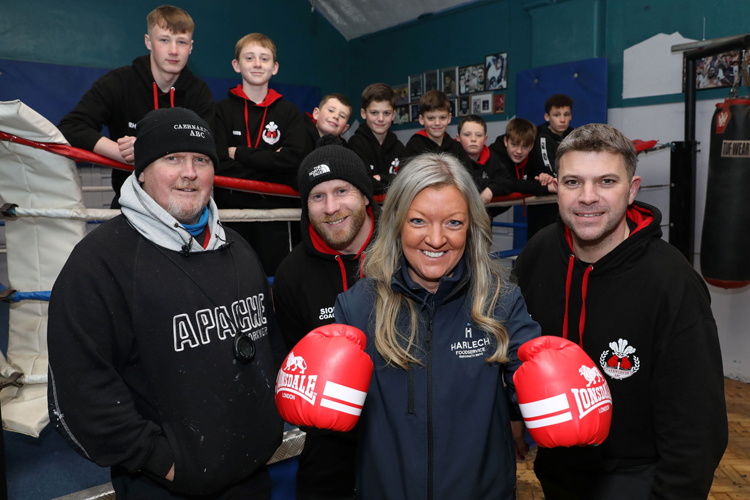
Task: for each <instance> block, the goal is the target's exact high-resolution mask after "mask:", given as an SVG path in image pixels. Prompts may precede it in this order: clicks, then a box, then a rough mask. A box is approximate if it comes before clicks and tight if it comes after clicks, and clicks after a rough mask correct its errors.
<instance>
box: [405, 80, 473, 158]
mask: <svg viewBox="0 0 750 500" xmlns="http://www.w3.org/2000/svg"><path fill="white" fill-rule="evenodd" d="M450 122H451V104H450V101H448V98H447V97H446V96H445V94H444V93H443V92H440V91H439V90H430V91H429V92H426V93H425V95H423V96H422V98H421V99H420V100H419V124H420V125H422V126H423V127H424V130H420V131H419V132H417V133H416V134H414V135H413V136H411V139H409V142H407V143H406V153H407V154H408V155H409V156H417V155H421V154H422V153H426V152H433V153H451V154H452V155H453V156H455V157H456V158H458V159H459V160H460V161H461V163H463V165H464V167H466V169H467V170H469V171H470V172H472V171H473V169H472V165H471V159H470V158H469V157H468V155H467V154H466V152H465V151H464V148H463V147H462V146H461V143H459V142H457V141H454V140H453V139H451V138H450V137H449V136H448V134H446V133H445V129H447V128H448V125H449V124H450Z"/></svg>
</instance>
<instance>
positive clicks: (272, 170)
mask: <svg viewBox="0 0 750 500" xmlns="http://www.w3.org/2000/svg"><path fill="white" fill-rule="evenodd" d="M228 96H229V97H227V98H226V99H222V100H221V101H219V102H218V103H217V104H216V133H215V134H214V136H215V137H216V149H217V153H218V154H219V162H220V164H219V167H218V168H217V169H216V175H222V176H226V177H234V178H237V179H250V180H255V181H264V182H272V183H276V184H285V185H287V186H291V187H292V188H294V189H296V188H297V170H298V169H299V164H300V163H301V162H302V159H303V158H304V157H305V156H306V155H307V154H308V153H309V152H310V151H312V149H313V147H314V144H310V139H309V138H308V135H307V134H306V133H305V128H304V123H303V121H302V113H300V112H299V110H298V109H297V107H296V106H295V105H294V104H292V103H291V102H289V101H286V100H284V99H282V97H281V94H279V93H278V92H276V91H275V90H273V89H268V94H266V98H265V99H264V100H263V102H260V103H254V102H253V101H251V100H250V99H249V98H248V97H247V96H246V95H245V92H244V91H243V90H242V85H241V84H240V85H237V87H234V88H232V89H230V90H229V92H228ZM230 147H236V148H237V150H236V151H235V155H234V159H232V158H230V157H229V153H228V149H229V148H230ZM279 148H281V151H278V150H279ZM215 199H216V204H217V205H218V206H219V208H284V207H298V206H299V204H298V200H294V199H291V198H285V197H280V196H271V195H269V196H266V195H260V194H252V193H245V192H242V191H234V190H231V189H225V188H216V190H215Z"/></svg>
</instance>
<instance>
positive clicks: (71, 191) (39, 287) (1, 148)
mask: <svg viewBox="0 0 750 500" xmlns="http://www.w3.org/2000/svg"><path fill="white" fill-rule="evenodd" d="M0 130H2V131H3V132H6V133H9V134H13V135H17V136H19V137H23V138H26V139H30V140H34V141H40V142H56V143H63V144H67V143H66V141H65V138H64V137H63V136H62V134H61V133H60V131H58V130H57V128H55V126H54V125H52V124H51V123H50V122H49V121H47V120H46V119H45V118H44V117H42V116H41V115H39V114H38V113H36V112H35V111H34V110H32V109H31V108H29V107H27V106H26V105H25V104H23V103H22V102H21V101H18V100H16V101H10V102H0ZM0 176H2V183H0V203H14V204H17V205H19V206H23V207H30V208H31V207H34V208H52V207H57V208H84V205H83V193H82V191H81V186H80V180H79V178H78V170H77V169H76V165H75V163H74V162H73V161H72V160H68V159H66V158H63V157H62V156H58V155H55V154H52V153H48V152H46V151H41V150H37V149H34V148H30V147H28V146H22V145H20V144H16V143H13V142H9V141H0ZM85 232H86V223H85V222H82V221H76V220H61V219H47V218H23V219H18V220H7V221H6V224H5V234H6V239H7V252H8V253H7V256H8V278H9V280H10V283H9V286H10V287H11V288H14V289H16V290H21V291H46V290H51V289H52V285H53V283H54V282H55V279H56V278H57V275H58V274H59V272H60V269H62V266H63V264H65V261H66V260H67V258H68V255H69V254H70V252H71V250H72V249H73V247H74V246H75V245H76V244H77V243H78V241H80V240H81V238H83V236H84V234H85ZM47 306H48V304H47V303H46V302H41V301H30V300H27V301H22V302H18V303H14V304H11V306H10V327H9V341H8V353H7V359H6V358H5V357H4V356H2V354H0V374H2V375H3V376H5V377H9V376H12V375H13V374H15V373H21V377H20V378H19V379H18V382H20V384H19V385H20V387H18V386H15V385H11V386H8V387H5V388H4V389H3V390H2V391H1V392H0V399H1V400H2V405H3V408H2V415H3V427H4V428H5V429H8V430H11V431H15V432H21V433H23V434H28V435H31V436H34V437H38V436H39V433H40V432H41V431H42V429H44V426H46V425H47V423H48V422H49V417H48V416H47Z"/></svg>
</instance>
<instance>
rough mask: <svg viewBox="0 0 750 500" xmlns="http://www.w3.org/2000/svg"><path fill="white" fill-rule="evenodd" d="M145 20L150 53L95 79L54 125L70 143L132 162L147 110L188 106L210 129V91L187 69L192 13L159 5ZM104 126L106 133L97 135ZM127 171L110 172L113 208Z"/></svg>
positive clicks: (117, 159) (191, 45)
mask: <svg viewBox="0 0 750 500" xmlns="http://www.w3.org/2000/svg"><path fill="white" fill-rule="evenodd" d="M146 22H147V26H146V29H147V33H146V35H145V43H146V48H147V49H148V50H149V52H150V54H149V55H147V56H140V57H137V58H135V59H134V60H133V63H132V64H131V65H130V66H123V67H122V68H117V69H115V70H112V71H110V72H108V73H107V74H105V75H104V76H102V77H101V78H99V79H98V80H97V81H96V82H94V84H93V85H92V86H91V89H89V90H88V91H87V92H86V93H85V94H84V95H83V97H82V98H81V100H80V102H79V103H78V104H77V105H76V107H75V108H73V111H71V112H70V113H68V114H67V115H65V116H63V118H62V120H60V123H59V125H58V126H57V128H59V129H60V132H62V133H63V135H64V136H65V139H66V140H67V141H68V142H69V143H70V145H71V146H74V147H77V148H81V149H85V150H87V151H93V152H94V153H98V154H100V155H102V156H106V157H107V158H110V159H112V160H116V161H120V162H125V163H131V164H132V163H133V161H134V160H133V145H134V144H135V134H136V131H135V124H136V123H138V122H139V121H140V120H141V118H143V117H144V116H146V114H147V113H148V112H149V111H151V110H154V109H160V108H173V107H180V108H187V109H191V110H193V111H195V112H196V113H198V115H199V116H200V117H201V118H202V119H203V120H205V121H206V122H207V123H208V124H209V126H210V127H213V125H214V98H213V96H212V95H211V91H210V90H209V88H208V85H206V83H205V82H204V81H203V80H201V79H199V78H198V77H196V76H194V75H193V74H192V73H191V72H190V70H189V69H188V68H187V67H186V65H187V61H188V56H190V53H191V52H192V50H193V31H194V29H195V24H194V23H193V19H192V18H191V17H190V14H188V13H187V12H185V11H184V10H182V9H180V8H177V7H173V6H171V5H162V6H161V7H157V8H156V9H154V10H153V11H151V13H149V15H148V17H147V18H146ZM105 126H106V127H107V128H108V129H109V137H105V136H104V135H102V133H101V131H102V127H105ZM129 175H130V172H125V171H121V170H112V188H113V189H114V190H115V197H114V199H113V200H112V208H119V207H120V204H119V202H118V200H119V198H120V188H121V187H122V184H123V182H125V179H127V178H128V176H129Z"/></svg>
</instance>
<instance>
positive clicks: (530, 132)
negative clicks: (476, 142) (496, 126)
mask: <svg viewBox="0 0 750 500" xmlns="http://www.w3.org/2000/svg"><path fill="white" fill-rule="evenodd" d="M535 139H536V126H535V125H534V124H533V123H531V122H530V121H529V120H525V119H523V118H513V119H512V120H511V121H510V122H508V126H507V127H506V129H505V134H503V135H501V136H499V137H498V138H497V139H496V140H495V142H494V143H493V144H492V145H491V146H490V147H489V149H491V150H492V151H494V152H495V153H496V154H497V156H498V159H499V160H500V163H501V164H502V165H503V168H504V169H505V170H506V172H507V173H508V174H509V175H510V177H511V191H512V192H515V193H524V194H530V195H533V196H543V195H546V194H550V193H554V192H555V191H552V187H553V185H552V179H554V177H552V176H551V175H550V174H547V173H545V172H542V171H541V168H540V167H539V164H538V162H530V161H529V153H530V152H531V149H532V148H533V147H534V140H535Z"/></svg>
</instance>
